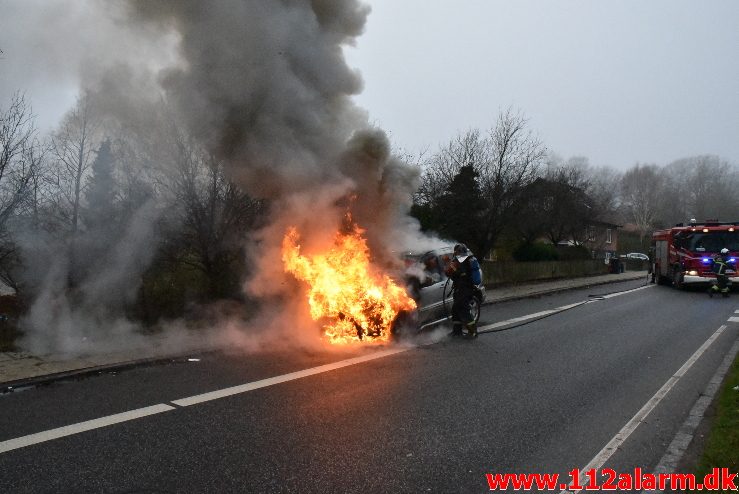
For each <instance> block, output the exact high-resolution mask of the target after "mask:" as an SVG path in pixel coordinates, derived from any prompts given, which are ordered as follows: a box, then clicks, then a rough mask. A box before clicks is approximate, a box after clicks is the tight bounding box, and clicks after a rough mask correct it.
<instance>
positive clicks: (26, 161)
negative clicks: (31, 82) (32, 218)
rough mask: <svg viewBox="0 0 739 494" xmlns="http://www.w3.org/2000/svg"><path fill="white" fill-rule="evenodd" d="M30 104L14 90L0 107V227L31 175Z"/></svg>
mask: <svg viewBox="0 0 739 494" xmlns="http://www.w3.org/2000/svg"><path fill="white" fill-rule="evenodd" d="M33 120H34V116H33V113H32V110H31V107H30V105H29V104H28V102H27V101H26V99H25V97H24V96H23V95H22V94H20V93H16V94H15V95H14V96H13V98H12V100H11V102H10V106H9V107H8V109H7V110H5V111H2V110H1V109H0V229H5V224H6V222H7V221H8V219H9V218H10V217H11V216H12V215H13V213H15V211H16V209H17V208H18V207H19V205H20V204H21V203H22V202H23V201H24V199H25V196H26V193H27V191H28V184H29V181H30V180H31V177H32V176H33V173H34V170H35V166H36V162H37V157H38V146H39V145H38V141H37V140H36V139H35V135H36V127H35V125H34V121H33Z"/></svg>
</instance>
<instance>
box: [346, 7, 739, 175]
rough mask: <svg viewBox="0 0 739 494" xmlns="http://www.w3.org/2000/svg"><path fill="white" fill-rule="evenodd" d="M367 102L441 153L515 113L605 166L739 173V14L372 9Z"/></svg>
mask: <svg viewBox="0 0 739 494" xmlns="http://www.w3.org/2000/svg"><path fill="white" fill-rule="evenodd" d="M369 3H370V4H371V5H372V14H371V15H370V18H369V22H368V24H367V27H366V32H365V34H364V36H362V37H361V38H360V39H359V41H358V44H357V48H356V50H352V51H351V52H350V53H349V57H350V62H351V64H352V65H354V66H356V67H358V68H359V69H360V70H361V72H362V74H363V76H364V80H365V91H364V93H363V94H362V95H361V96H360V97H359V98H358V101H359V102H360V103H361V104H362V105H363V106H364V107H366V108H368V109H369V111H370V113H371V115H372V117H373V118H374V119H375V121H376V122H377V123H378V124H380V125H381V126H382V127H384V128H385V129H386V130H388V131H389V132H391V133H392V137H393V140H394V141H395V143H396V145H399V146H403V147H406V148H408V149H409V150H419V149H422V148H424V147H426V146H428V147H430V149H431V150H432V151H433V150H434V149H435V148H436V147H437V146H438V144H439V143H440V142H443V141H446V140H448V139H449V138H450V137H452V136H454V135H455V134H457V133H458V132H459V131H462V130H465V129H467V128H469V127H479V128H488V127H490V126H491V125H492V124H493V123H494V120H495V117H496V115H497V113H498V111H499V109H501V108H507V107H509V106H512V107H514V108H515V109H520V110H522V111H523V112H524V113H525V114H526V115H527V116H528V118H529V124H530V126H531V128H532V129H533V130H535V131H536V132H537V133H538V134H539V136H540V137H541V138H542V140H543V141H544V142H545V144H546V145H547V147H548V148H549V149H550V150H552V151H554V152H556V153H557V154H559V155H561V156H563V157H564V158H567V157H570V156H573V155H584V156H586V157H588V158H589V159H590V162H591V164H594V165H610V166H614V167H618V168H621V169H623V168H626V167H629V166H631V165H633V164H634V163H636V162H637V161H638V162H642V163H643V162H655V163H658V164H666V163H668V162H670V161H672V160H675V159H678V158H681V157H685V156H692V155H697V154H707V153H710V154H717V155H719V156H722V157H723V158H725V159H728V160H730V161H732V162H735V163H739V1H736V0H722V1H715V0H711V1H697V0H695V1H682V0H660V1H654V0H649V1H644V0H618V1H616V0H611V1H605V0H577V1H576V0H557V1H543V0H515V1H514V0H507V1H501V0H455V1H440V0H436V1H434V0H402V1H399V0H370V1H369Z"/></svg>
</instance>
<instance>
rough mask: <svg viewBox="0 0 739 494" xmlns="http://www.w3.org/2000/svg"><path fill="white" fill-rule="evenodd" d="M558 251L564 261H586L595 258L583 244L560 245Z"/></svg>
mask: <svg viewBox="0 0 739 494" xmlns="http://www.w3.org/2000/svg"><path fill="white" fill-rule="evenodd" d="M557 252H559V259H560V260H562V261H586V260H588V259H592V258H593V256H592V254H591V253H590V251H589V250H588V248H587V247H584V246H582V245H572V246H567V247H559V248H558V249H557Z"/></svg>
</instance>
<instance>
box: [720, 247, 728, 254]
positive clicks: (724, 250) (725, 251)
mask: <svg viewBox="0 0 739 494" xmlns="http://www.w3.org/2000/svg"><path fill="white" fill-rule="evenodd" d="M728 253H729V249H727V248H726V247H724V248H723V249H721V254H723V255H726V254H728Z"/></svg>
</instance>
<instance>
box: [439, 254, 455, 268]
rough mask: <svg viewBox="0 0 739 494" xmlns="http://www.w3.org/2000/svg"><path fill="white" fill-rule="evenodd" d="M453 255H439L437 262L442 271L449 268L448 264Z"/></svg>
mask: <svg viewBox="0 0 739 494" xmlns="http://www.w3.org/2000/svg"><path fill="white" fill-rule="evenodd" d="M452 259H453V255H452V254H451V253H449V252H445V253H442V254H440V255H439V261H440V262H441V267H442V269H443V270H444V271H446V270H447V268H448V267H449V264H450V263H451V262H452Z"/></svg>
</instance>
